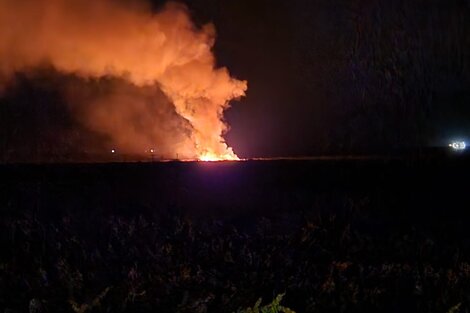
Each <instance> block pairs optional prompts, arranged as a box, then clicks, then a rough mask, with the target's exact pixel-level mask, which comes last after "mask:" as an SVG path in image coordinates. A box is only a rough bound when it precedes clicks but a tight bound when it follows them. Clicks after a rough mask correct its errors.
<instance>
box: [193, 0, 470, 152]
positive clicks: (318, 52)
mask: <svg viewBox="0 0 470 313" xmlns="http://www.w3.org/2000/svg"><path fill="white" fill-rule="evenodd" d="M187 4H188V6H189V7H190V8H191V10H192V12H193V14H194V16H195V17H196V19H198V20H200V21H204V22H205V21H213V22H214V23H215V24H216V27H217V30H218V40H217V43H216V53H217V56H218V57H219V61H220V63H221V64H222V65H226V66H228V67H229V68H230V70H231V71H232V72H233V73H234V74H235V75H236V76H238V77H240V78H243V79H247V80H248V81H249V92H248V95H247V97H246V98H245V99H243V100H242V102H241V103H234V106H233V108H232V109H231V110H230V111H229V112H228V113H227V114H226V116H227V120H228V121H229V122H230V124H231V126H232V130H231V132H230V133H229V134H228V135H227V140H228V141H229V143H231V144H232V145H233V146H234V147H235V148H236V150H237V151H238V152H239V154H241V155H243V156H256V155H273V156H279V155H309V154H318V153H324V152H329V151H330V152H331V151H340V152H344V153H347V152H348V151H365V152H367V151H373V150H386V149H388V148H393V149H395V148H401V147H414V146H430V145H440V144H445V142H446V141H447V140H448V139H450V138H452V137H454V136H456V137H461V136H463V137H465V136H468V135H470V134H469V130H470V129H469V122H470V108H469V106H470V84H469V83H470V80H469V76H470V73H469V71H470V69H469V61H470V2H469V1H456V0H451V1H395V0H393V1H386V0H381V1H343V0H315V1H311V0H294V1H287V0H285V1H282V0H276V1H269V0H195V1H187Z"/></svg>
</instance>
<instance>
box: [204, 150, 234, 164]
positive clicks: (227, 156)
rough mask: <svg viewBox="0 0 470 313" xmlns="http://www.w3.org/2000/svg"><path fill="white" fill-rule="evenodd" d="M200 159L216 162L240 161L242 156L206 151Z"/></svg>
mask: <svg viewBox="0 0 470 313" xmlns="http://www.w3.org/2000/svg"><path fill="white" fill-rule="evenodd" d="M198 159H199V161H203V162H216V161H240V158H239V157H238V156H237V155H235V154H233V153H232V154H223V155H220V154H215V153H211V152H206V153H204V154H202V155H201V156H200V157H199V158H198Z"/></svg>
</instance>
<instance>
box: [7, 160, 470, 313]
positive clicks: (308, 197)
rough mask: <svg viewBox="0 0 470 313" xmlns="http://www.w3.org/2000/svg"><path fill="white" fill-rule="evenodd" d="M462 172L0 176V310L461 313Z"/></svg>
mask: <svg viewBox="0 0 470 313" xmlns="http://www.w3.org/2000/svg"><path fill="white" fill-rule="evenodd" d="M469 174H470V159H468V158H466V157H464V156H460V157H435V158H416V159H403V158H397V159H387V160H385V159H380V158H378V159H349V160H348V159H323V160H291V161H289V160H277V161H274V160H273V161H246V162H233V163H231V162H227V163H181V162H169V163H122V164H119V163H116V164H81V165H80V164H68V165H67V164H64V165H3V166H0V188H1V193H0V210H1V212H0V214H1V219H0V224H1V225H0V226H1V228H0V242H1V255H0V309H3V311H0V312H73V311H75V312H229V313H230V312H234V311H236V310H237V309H238V308H245V307H248V306H250V305H253V304H254V302H255V301H256V300H257V299H258V298H259V297H263V299H264V300H265V302H269V301H270V300H271V299H272V298H273V297H275V296H276V295H277V294H280V293H285V294H286V295H285V297H284V300H283V304H284V305H285V306H287V307H290V308H291V309H293V310H295V311H296V312H448V311H449V310H450V309H451V308H453V307H454V309H456V311H455V312H468V310H469V309H470V306H469V303H470V302H469V301H470V235H469V232H468V230H469V227H468V226H469V217H470V210H469V209H470V205H469V204H470V193H469V191H470V190H469V183H468V179H469V177H470V176H469ZM28 310H29V311H28ZM35 310H39V311H35Z"/></svg>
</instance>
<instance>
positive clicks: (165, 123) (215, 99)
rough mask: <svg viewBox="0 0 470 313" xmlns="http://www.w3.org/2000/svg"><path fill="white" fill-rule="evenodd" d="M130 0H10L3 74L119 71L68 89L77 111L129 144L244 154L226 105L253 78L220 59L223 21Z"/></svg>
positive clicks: (89, 75)
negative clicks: (236, 148) (218, 30)
mask: <svg viewBox="0 0 470 313" xmlns="http://www.w3.org/2000/svg"><path fill="white" fill-rule="evenodd" d="M129 2H130V1H127V2H124V1H118V0H115V1H112V0H87V1H85V0H19V1H16V0H15V1H13V0H2V1H0V83H2V82H5V81H6V80H8V79H9V78H11V77H12V75H13V74H14V73H17V72H28V71H30V70H32V69H34V68H36V67H38V66H44V65H50V66H52V67H53V68H54V69H55V70H57V71H58V72H61V73H64V74H67V75H70V74H72V75H76V76H79V77H81V78H83V79H86V80H88V81H93V82H94V83H97V84H100V81H102V80H106V78H111V79H114V80H115V81H111V82H109V81H107V82H106V83H105V84H104V85H105V87H103V88H83V87H80V86H68V87H67V88H66V89H67V90H66V92H65V94H66V95H67V96H68V99H69V103H71V104H72V105H71V108H72V109H71V111H72V112H73V113H74V115H75V116H76V118H77V119H78V120H79V121H80V122H81V123H82V124H83V125H84V126H86V127H88V128H89V129H91V130H93V131H96V132H98V133H101V134H103V135H107V136H109V137H110V138H111V139H112V141H113V143H115V144H116V145H117V146H119V148H120V149H121V150H124V151H126V152H128V153H140V152H143V151H145V149H148V148H150V147H154V148H155V149H156V150H157V151H158V153H159V154H160V155H162V156H167V157H171V156H173V157H174V156H178V157H179V158H199V159H233V158H236V155H235V154H234V152H233V151H232V149H231V148H230V147H228V146H227V144H226V143H225V141H224V139H223V137H222V135H223V134H224V132H225V131H226V130H227V125H226V124H225V123H224V120H223V112H224V110H225V109H227V108H228V106H229V101H230V100H232V99H235V98H239V97H241V96H243V95H244V93H245V91H246V88H247V83H246V82H245V81H240V80H236V79H234V78H232V77H230V74H229V72H228V70H227V69H226V68H216V66H215V59H214V55H213V53H212V47H213V44H214V39H215V31H214V27H213V26H212V25H206V26H204V27H202V28H197V27H196V26H195V25H194V24H193V23H192V21H191V19H190V17H189V14H188V11H187V8H186V7H184V6H183V5H181V4H177V3H168V4H167V5H166V6H165V7H164V8H163V9H162V10H161V11H159V12H157V13H155V12H152V10H151V9H150V8H149V7H148V6H147V5H146V4H145V3H143V2H137V3H136V2H135V1H134V2H132V4H129ZM108 80H109V79H108Z"/></svg>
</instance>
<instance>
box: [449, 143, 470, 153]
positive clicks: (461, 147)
mask: <svg viewBox="0 0 470 313" xmlns="http://www.w3.org/2000/svg"><path fill="white" fill-rule="evenodd" d="M449 147H451V148H452V149H453V150H456V151H462V150H465V148H467V144H466V143H465V141H453V142H451V143H450V144H449Z"/></svg>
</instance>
